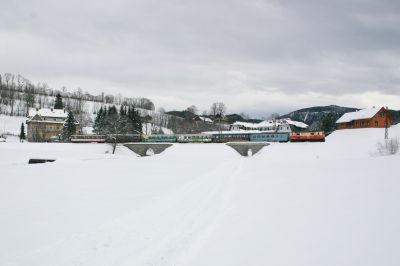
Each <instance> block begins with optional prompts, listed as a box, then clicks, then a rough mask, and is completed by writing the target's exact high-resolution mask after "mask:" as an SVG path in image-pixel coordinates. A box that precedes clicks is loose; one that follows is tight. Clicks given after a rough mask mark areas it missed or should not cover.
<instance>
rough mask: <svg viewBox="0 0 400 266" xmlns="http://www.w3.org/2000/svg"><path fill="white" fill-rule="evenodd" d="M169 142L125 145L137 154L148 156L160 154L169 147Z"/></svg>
mask: <svg viewBox="0 0 400 266" xmlns="http://www.w3.org/2000/svg"><path fill="white" fill-rule="evenodd" d="M172 145H173V144H171V143H126V144H124V146H125V147H127V148H128V149H130V150H131V151H133V152H134V153H136V154H138V155H139V156H149V155H154V154H160V153H162V152H163V151H165V150H166V149H167V148H169V147H171V146H172Z"/></svg>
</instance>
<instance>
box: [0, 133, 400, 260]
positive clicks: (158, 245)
mask: <svg viewBox="0 0 400 266" xmlns="http://www.w3.org/2000/svg"><path fill="white" fill-rule="evenodd" d="M390 134H391V136H395V135H397V136H400V127H399V126H395V127H392V128H391V131H390ZM382 138H383V130H382V129H361V130H343V131H336V132H335V133H334V134H332V135H331V136H329V137H328V139H327V142H326V143H283V144H278V143H274V144H272V145H271V146H268V147H266V148H264V149H263V150H262V151H261V152H260V153H258V154H256V155H255V156H254V157H250V158H244V157H240V156H239V155H238V154H237V153H236V152H235V151H234V150H233V149H231V148H229V147H227V146H225V145H223V144H204V145H201V144H180V145H179V144H178V145H177V144H175V145H174V146H173V147H171V148H169V149H167V150H166V151H165V152H164V153H162V154H159V155H156V156H152V157H144V158H141V157H137V156H135V155H134V154H133V153H132V152H131V151H129V150H127V149H125V148H124V147H119V149H118V150H117V154H116V155H111V154H106V153H105V152H106V151H107V150H110V147H108V146H107V145H105V144H57V143H46V144H37V143H0V265H2V266H5V265H29V266H35V265H38V266H39V265H40V266H45V265H52V266H53V265H57V266H63V265H68V266H70V265H96V266H100V265H107V266H109V265H191V266H192V265H199V266H200V265H201V266H203V265H227V266H228V265H229V266H231V265H252V266H254V265H307V266H311V265H318V266H320V265H360V266H361V265H362V266H367V265H399V263H400V252H399V250H400V175H399V173H398V172H399V170H398V169H399V168H398V167H399V163H400V156H399V155H394V156H377V155H376V144H377V142H378V141H379V140H381V139H382ZM32 157H43V158H54V159H57V161H56V162H54V163H48V164H38V165H28V164H27V160H28V159H29V158H32Z"/></svg>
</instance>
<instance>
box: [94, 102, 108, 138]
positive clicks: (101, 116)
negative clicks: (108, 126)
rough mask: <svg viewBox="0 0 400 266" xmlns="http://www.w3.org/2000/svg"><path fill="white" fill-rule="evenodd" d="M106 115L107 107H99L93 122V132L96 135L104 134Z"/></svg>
mask: <svg viewBox="0 0 400 266" xmlns="http://www.w3.org/2000/svg"><path fill="white" fill-rule="evenodd" d="M106 115H107V107H104V109H103V107H100V110H99V111H98V112H97V115H96V119H95V120H94V126H93V131H94V132H95V133H96V134H105V132H104V131H105V130H104V122H105V119H106Z"/></svg>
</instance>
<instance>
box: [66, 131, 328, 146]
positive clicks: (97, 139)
mask: <svg viewBox="0 0 400 266" xmlns="http://www.w3.org/2000/svg"><path fill="white" fill-rule="evenodd" d="M115 141H116V142H118V143H127V142H151V143H175V142H177V143H226V142H315V141H318V142H324V141H325V133H324V132H323V131H312V132H311V131H307V132H306V131H301V132H291V133H289V132H261V131H257V132H253V131H252V132H246V131H223V132H208V133H200V134H173V135H172V134H171V135H144V134H117V135H94V134H92V135H73V136H71V142H74V143H104V142H110V143H111V142H115Z"/></svg>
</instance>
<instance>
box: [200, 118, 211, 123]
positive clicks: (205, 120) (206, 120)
mask: <svg viewBox="0 0 400 266" xmlns="http://www.w3.org/2000/svg"><path fill="white" fill-rule="evenodd" d="M198 118H199V119H200V120H202V121H203V122H208V123H213V121H212V120H211V119H210V118H208V117H204V116H198Z"/></svg>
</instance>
